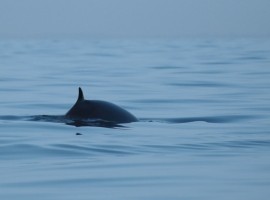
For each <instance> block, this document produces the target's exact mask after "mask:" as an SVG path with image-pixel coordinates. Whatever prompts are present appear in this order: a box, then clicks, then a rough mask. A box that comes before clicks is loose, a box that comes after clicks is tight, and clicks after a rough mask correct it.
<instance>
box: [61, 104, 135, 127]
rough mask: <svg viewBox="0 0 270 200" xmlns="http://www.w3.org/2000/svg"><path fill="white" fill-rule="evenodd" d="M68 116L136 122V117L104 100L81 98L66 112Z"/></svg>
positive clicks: (117, 121)
mask: <svg viewBox="0 0 270 200" xmlns="http://www.w3.org/2000/svg"><path fill="white" fill-rule="evenodd" d="M66 116H67V117H69V118H75V119H102V120H105V121H111V122H116V123H129V122H136V121H138V119H137V118H136V117H135V116H134V115H132V114H131V113H129V112H128V111H126V110H124V109H123V108H121V107H119V106H117V105H115V104H113V103H110V102H106V101H100V100H82V101H77V102H76V103H75V105H74V106H73V107H72V108H71V109H70V110H69V111H68V112H67V114H66Z"/></svg>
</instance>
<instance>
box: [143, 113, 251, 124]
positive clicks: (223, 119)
mask: <svg viewBox="0 0 270 200" xmlns="http://www.w3.org/2000/svg"><path fill="white" fill-rule="evenodd" d="M253 118H254V116H246V115H227V116H210V117H209V116H208V117H207V116H206V117H183V118H154V119H149V118H142V119H141V120H142V121H149V122H167V123H190V122H207V123H229V122H238V121H243V120H248V119H253Z"/></svg>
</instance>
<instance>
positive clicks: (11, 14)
mask: <svg viewBox="0 0 270 200" xmlns="http://www.w3.org/2000/svg"><path fill="white" fill-rule="evenodd" d="M182 36H229V37H230V36H256V37H261V36H262V37H270V0H0V37H182Z"/></svg>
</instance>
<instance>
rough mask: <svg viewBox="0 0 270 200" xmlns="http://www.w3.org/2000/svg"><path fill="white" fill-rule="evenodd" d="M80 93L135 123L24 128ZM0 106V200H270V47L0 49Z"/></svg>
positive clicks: (261, 42) (8, 45) (85, 43)
mask: <svg viewBox="0 0 270 200" xmlns="http://www.w3.org/2000/svg"><path fill="white" fill-rule="evenodd" d="M79 86H80V87H82V88H83V90H84V95H85V97H86V98H87V99H100V100H106V101H109V102H113V103H115V104H117V105H120V106H122V107H123V108H125V109H127V110H128V111H130V112H131V113H133V114H134V115H135V116H137V117H138V118H139V119H140V121H139V122H135V123H130V124H124V127H115V128H104V127H95V126H83V127H75V126H71V125H66V124H65V123H61V122H52V121H42V120H41V121H33V120H27V119H28V118H27V117H30V116H36V115H63V114H65V113H66V112H67V111H68V109H69V108H70V107H71V106H72V105H73V104H74V102H75V101H76V99H77V95H78V87H79ZM0 97H1V98H0V110H1V111H0V199H11V200H13V199H28V200H31V199H65V200H68V199H70V200H73V199H85V200H86V199H98V200H104V199H117V200H118V199H132V200H137V199H155V200H158V199H160V200H161V199H162V200H163V199H185V200H197V199H198V200H202V199H205V200H209V199H219V200H223V199H224V200H225V199H226V200H227V199H230V200H232V199H235V200H236V199H237V200H238V199H245V200H255V199H260V200H268V199H269V196H270V115H269V113H270V40H269V39H193V40H192V39H187V40H184V39H183V40H165V39H155V40H154V39H153V40H151V39H148V40H135V39H134V40H117V39H115V40H113V39H111V40H109V39H107V40H83V39H82V40H19V39H18V40H4V39H2V40H0Z"/></svg>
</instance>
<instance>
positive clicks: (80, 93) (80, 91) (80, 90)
mask: <svg viewBox="0 0 270 200" xmlns="http://www.w3.org/2000/svg"><path fill="white" fill-rule="evenodd" d="M83 100H84V96H83V91H82V89H81V88H80V87H79V96H78V99H77V101H83Z"/></svg>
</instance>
